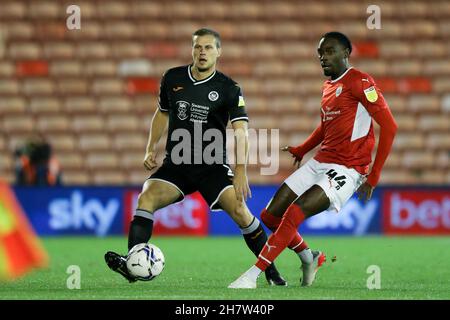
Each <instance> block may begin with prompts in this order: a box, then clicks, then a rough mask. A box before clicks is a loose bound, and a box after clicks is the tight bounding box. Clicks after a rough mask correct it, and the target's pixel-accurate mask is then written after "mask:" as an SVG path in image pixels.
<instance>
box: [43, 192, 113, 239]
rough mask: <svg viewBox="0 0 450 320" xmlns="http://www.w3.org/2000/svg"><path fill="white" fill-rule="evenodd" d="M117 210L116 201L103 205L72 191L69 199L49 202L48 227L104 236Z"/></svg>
mask: <svg viewBox="0 0 450 320" xmlns="http://www.w3.org/2000/svg"><path fill="white" fill-rule="evenodd" d="M119 208H120V203H119V200H117V199H109V200H108V202H107V203H106V204H103V203H102V202H101V201H100V200H98V199H95V198H91V199H86V200H84V199H83V194H82V193H81V192H80V191H74V192H72V194H71V195H70V198H56V199H54V200H53V201H51V202H50V204H49V207H48V211H49V214H50V220H49V226H50V228H52V229H53V230H69V229H73V230H80V229H88V230H92V231H94V232H95V234H96V235H98V236H104V235H106V234H107V233H108V230H109V228H110V227H111V224H112V222H113V221H114V218H115V217H116V215H117V214H118V212H119Z"/></svg>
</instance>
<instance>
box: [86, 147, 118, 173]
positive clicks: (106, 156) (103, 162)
mask: <svg viewBox="0 0 450 320" xmlns="http://www.w3.org/2000/svg"><path fill="white" fill-rule="evenodd" d="M118 164H119V161H118V157H117V155H116V153H115V152H108V151H105V152H102V153H100V152H95V153H89V154H88V155H87V156H86V165H87V167H88V168H90V169H95V170H98V169H101V170H103V169H117V168H118Z"/></svg>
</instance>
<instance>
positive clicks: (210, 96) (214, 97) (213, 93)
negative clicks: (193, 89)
mask: <svg viewBox="0 0 450 320" xmlns="http://www.w3.org/2000/svg"><path fill="white" fill-rule="evenodd" d="M208 99H209V100H210V101H216V100H217V99H219V94H218V93H217V91H211V92H210V93H209V94H208Z"/></svg>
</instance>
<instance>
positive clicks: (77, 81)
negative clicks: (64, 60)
mask: <svg viewBox="0 0 450 320" xmlns="http://www.w3.org/2000/svg"><path fill="white" fill-rule="evenodd" d="M57 86H58V93H59V94H62V95H85V94H87V93H88V88H89V86H88V81H87V80H85V79H83V78H72V79H70V78H62V79H61V80H60V81H59V82H58V84H57Z"/></svg>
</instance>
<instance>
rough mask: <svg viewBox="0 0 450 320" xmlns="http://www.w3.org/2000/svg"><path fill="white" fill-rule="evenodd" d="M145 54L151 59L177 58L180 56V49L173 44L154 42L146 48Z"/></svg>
mask: <svg viewBox="0 0 450 320" xmlns="http://www.w3.org/2000/svg"><path fill="white" fill-rule="evenodd" d="M145 53H146V55H147V56H148V57H149V58H160V59H164V58H175V57H176V56H177V55H178V48H177V46H176V45H175V44H174V43H171V42H163V41H161V42H153V43H149V44H148V45H147V46H146V50H145Z"/></svg>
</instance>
